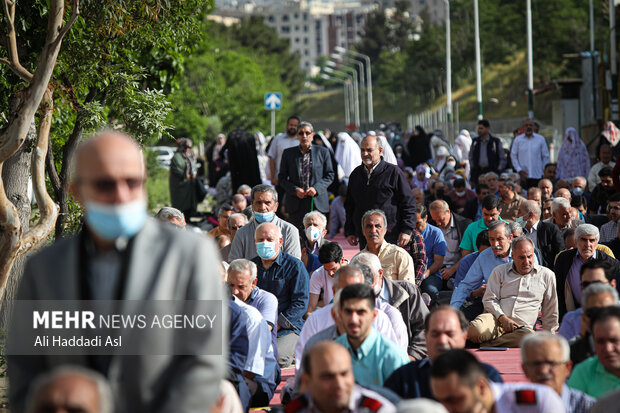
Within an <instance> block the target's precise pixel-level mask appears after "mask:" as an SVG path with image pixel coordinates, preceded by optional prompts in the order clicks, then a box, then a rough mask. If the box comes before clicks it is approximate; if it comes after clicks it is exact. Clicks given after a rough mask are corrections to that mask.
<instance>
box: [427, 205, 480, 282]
mask: <svg viewBox="0 0 620 413" xmlns="http://www.w3.org/2000/svg"><path fill="white" fill-rule="evenodd" d="M429 212H430V214H431V218H432V219H433V221H434V225H435V226H437V228H439V229H440V230H441V232H442V233H443V237H444V239H445V240H446V256H445V258H444V261H443V264H444V268H442V269H441V278H443V279H444V280H448V279H450V278H452V277H454V274H455V273H456V270H457V269H458V268H459V263H460V262H461V256H462V254H461V248H460V247H459V245H460V244H461V240H462V239H463V234H464V233H465V230H466V229H467V226H468V225H469V224H471V219H468V218H465V217H462V216H460V215H458V214H455V213H454V212H452V211H450V207H449V206H448V203H447V202H445V201H443V200H437V201H433V202H432V203H431V205H430V207H429Z"/></svg>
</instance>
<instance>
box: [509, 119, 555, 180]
mask: <svg viewBox="0 0 620 413" xmlns="http://www.w3.org/2000/svg"><path fill="white" fill-rule="evenodd" d="M523 129H524V133H523V134H521V135H519V136H517V137H516V138H515V139H514V141H513V142H512V149H511V151H510V159H511V160H512V166H513V168H514V169H515V171H517V172H518V173H519V176H520V177H521V182H522V185H523V186H524V187H526V188H529V187H531V186H536V185H537V184H538V181H539V180H540V178H542V177H543V170H544V168H545V166H546V165H547V164H548V163H549V148H548V147H547V142H546V141H545V138H544V137H543V136H542V135H539V134H537V133H535V132H534V121H533V120H532V119H525V120H524V121H523Z"/></svg>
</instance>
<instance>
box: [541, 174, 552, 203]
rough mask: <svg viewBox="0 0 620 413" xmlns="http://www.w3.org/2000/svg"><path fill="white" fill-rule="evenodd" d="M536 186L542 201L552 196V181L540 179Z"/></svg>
mask: <svg viewBox="0 0 620 413" xmlns="http://www.w3.org/2000/svg"><path fill="white" fill-rule="evenodd" d="M538 188H539V189H540V193H541V198H542V200H543V201H544V200H545V199H549V198H551V197H552V196H553V183H552V182H551V181H550V180H548V179H541V180H540V181H539V182H538Z"/></svg>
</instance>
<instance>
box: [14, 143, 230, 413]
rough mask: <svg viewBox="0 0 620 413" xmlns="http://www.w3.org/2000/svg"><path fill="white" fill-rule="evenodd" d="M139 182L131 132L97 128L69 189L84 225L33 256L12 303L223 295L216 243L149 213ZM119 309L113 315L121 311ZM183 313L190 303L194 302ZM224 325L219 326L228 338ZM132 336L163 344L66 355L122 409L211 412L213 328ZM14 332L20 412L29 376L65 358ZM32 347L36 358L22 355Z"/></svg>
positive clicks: (140, 164)
mask: <svg viewBox="0 0 620 413" xmlns="http://www.w3.org/2000/svg"><path fill="white" fill-rule="evenodd" d="M145 178H146V175H145V169H144V161H143V157H142V153H141V151H140V148H139V147H138V146H137V145H136V143H135V142H134V141H133V140H132V139H131V138H130V137H129V136H127V135H124V134H121V133H118V132H103V133H101V134H99V135H97V136H95V137H93V138H91V139H89V140H87V141H86V142H85V143H83V144H82V145H81V146H80V147H79V149H78V151H77V154H76V163H75V173H74V174H73V176H72V181H71V186H70V189H71V192H72V194H73V196H74V197H75V198H76V199H77V200H78V202H79V203H80V204H81V205H82V206H83V207H84V211H85V225H84V229H83V230H82V231H81V232H80V233H78V234H77V235H76V236H74V237H69V238H63V239H59V240H57V241H56V242H55V243H54V244H52V245H51V246H49V247H47V248H45V249H43V250H41V251H39V252H38V253H37V254H35V255H33V256H32V257H30V259H29V261H28V263H27V264H26V268H25V270H24V275H23V277H22V279H21V284H20V286H19V290H18V294H17V300H34V301H41V300H85V301H89V300H123V301H124V300H140V301H145V302H150V301H152V300H175V301H183V302H188V301H191V302H192V303H196V302H197V301H198V300H218V301H221V300H223V297H224V295H223V291H222V285H221V282H220V278H219V274H218V268H217V266H215V265H213V263H215V262H217V261H218V260H219V255H218V254H217V251H216V247H215V244H214V243H213V241H212V240H210V239H208V238H207V237H203V236H199V235H196V234H193V233H191V232H190V231H178V230H177V229H175V228H174V227H173V226H171V225H168V224H165V223H160V222H158V221H156V220H154V219H152V218H149V217H147V213H146V192H145V185H144V182H145ZM131 302H133V301H131ZM122 305H124V304H122ZM127 305H129V303H128V304H127ZM192 305H193V304H192ZM123 308H124V307H123ZM42 309H43V310H45V309H46V308H42ZM121 310H122V309H119V310H118V313H120V314H123V312H122V311H121ZM186 311H187V312H186V313H185V314H187V313H192V312H195V311H196V309H192V307H191V306H190V307H187V309H186ZM219 311H220V314H221V316H222V317H224V318H226V317H227V314H222V313H221V311H222V310H221V308H220V309H219ZM221 324H222V323H220V325H221ZM226 324H227V323H224V325H222V330H221V332H222V334H224V336H226V335H227V327H226ZM22 327H24V328H26V327H27V326H22ZM30 327H31V326H30ZM80 331H81V330H77V333H78V334H77V335H79V334H80ZM132 332H133V333H135V334H140V336H139V337H138V340H139V342H140V343H142V344H143V345H144V348H148V347H149V344H148V343H160V344H162V347H160V348H159V349H158V351H159V352H157V353H156V354H162V355H160V356H150V355H146V354H147V353H146V351H143V349H137V350H135V351H137V352H136V353H132V354H137V355H134V356H117V355H101V351H103V350H101V349H99V347H97V346H94V347H92V348H88V349H87V348H84V347H81V348H79V347H78V348H76V351H82V352H83V351H86V353H85V354H83V353H80V355H79V357H73V358H70V360H71V362H72V364H78V365H82V366H84V367H87V368H91V369H94V370H97V371H99V372H100V373H101V374H103V375H104V376H105V377H107V378H108V380H109V381H110V385H111V386H112V388H113V393H114V394H115V395H116V397H117V399H116V400H115V404H116V405H117V406H118V410H117V411H118V412H132V413H135V412H168V411H175V412H193V411H195V406H204V408H205V409H207V410H208V407H209V406H211V405H212V404H214V403H215V402H216V401H217V398H218V394H219V383H220V380H221V379H222V377H223V375H224V369H225V359H226V358H225V357H222V356H221V354H222V349H221V340H222V336H221V335H220V334H219V333H218V334H216V333H213V332H209V333H201V334H195V335H192V336H191V340H190V341H186V342H184V343H179V342H178V341H179V340H180V339H181V337H187V336H186V335H184V334H179V333H178V332H177V331H176V330H175V329H169V330H164V331H162V330H160V329H150V328H145V329H140V330H139V331H137V330H132ZM10 337H11V338H10V339H9V347H11V346H18V348H19V350H20V351H19V352H16V353H13V355H9V357H8V368H9V372H10V373H9V374H10V379H9V382H10V386H9V387H10V395H9V397H10V403H11V409H12V410H13V411H16V412H21V411H24V403H25V401H26V392H27V390H28V387H29V386H30V384H31V382H32V380H33V379H34V378H35V377H36V376H38V375H40V374H41V373H45V372H46V371H47V370H48V369H51V368H53V367H54V366H56V365H60V364H65V363H66V362H67V356H54V355H51V352H49V351H45V352H42V351H40V349H39V351H38V352H36V351H30V350H32V349H29V348H28V347H27V346H28V345H32V344H29V343H20V342H19V341H18V340H19V338H20V335H18V334H11V335H10ZM125 343H126V342H125ZM181 344H184V345H185V346H186V348H187V346H189V348H195V349H198V348H200V349H202V350H201V352H202V353H203V354H204V353H205V352H208V351H209V349H212V350H213V351H214V353H212V354H220V356H219V357H208V356H203V355H198V354H196V355H191V354H190V355H185V356H183V357H179V356H175V355H174V349H176V348H179V347H180V346H181ZM35 350H36V349H35ZM89 350H90V353H89V352H88V351H89ZM203 350H205V351H203ZM29 351H30V354H34V355H31V356H22V354H25V353H28V352H29ZM15 354H19V355H15ZM151 354H153V353H151ZM94 355H97V356H94Z"/></svg>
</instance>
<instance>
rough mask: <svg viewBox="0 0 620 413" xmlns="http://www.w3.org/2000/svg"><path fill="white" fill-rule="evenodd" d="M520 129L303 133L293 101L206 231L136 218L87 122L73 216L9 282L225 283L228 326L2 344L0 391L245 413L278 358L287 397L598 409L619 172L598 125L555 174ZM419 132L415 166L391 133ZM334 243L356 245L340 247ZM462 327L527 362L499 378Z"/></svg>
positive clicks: (615, 391) (122, 286) (126, 150)
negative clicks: (213, 349) (69, 354)
mask: <svg viewBox="0 0 620 413" xmlns="http://www.w3.org/2000/svg"><path fill="white" fill-rule="evenodd" d="M535 128H536V124H535V123H534V122H533V121H532V120H531V119H527V120H525V121H524V124H523V133H520V134H518V136H516V137H515V139H514V140H513V142H512V146H511V148H507V149H504V148H503V145H502V141H501V140H500V139H498V138H496V137H494V136H492V135H491V133H490V123H489V122H488V121H486V120H482V121H480V122H479V123H478V131H477V132H478V136H477V137H475V138H473V139H472V138H470V137H469V134H468V133H466V131H462V132H461V134H460V136H459V138H458V139H457V141H458V142H460V144H459V147H458V148H456V147H452V146H451V145H450V144H449V143H448V142H447V141H446V140H445V138H443V136H442V135H441V134H440V133H439V132H436V133H435V134H434V135H432V136H428V135H424V136H422V135H423V134H424V132H423V130H422V129H421V128H417V129H416V131H414V132H412V133H411V134H410V136H409V134H408V135H407V136H403V137H402V139H401V138H400V137H399V138H398V139H395V138H394V137H393V136H390V135H389V134H388V135H386V134H384V133H381V132H379V133H375V132H369V133H368V134H366V135H365V136H363V137H362V136H359V139H358V140H357V141H356V140H355V139H354V138H353V137H352V136H350V135H348V134H338V135H337V136H333V135H330V134H329V133H328V134H321V135H320V136H319V133H318V132H316V131H315V130H314V128H313V125H312V124H311V123H309V122H300V120H299V119H298V118H297V117H294V116H293V117H291V118H289V119H288V121H287V128H286V132H285V133H282V134H279V135H277V136H275V137H274V138H273V139H272V140H271V142H270V147H269V148H268V150H267V152H266V153H267V156H268V158H269V159H268V162H266V163H265V164H264V169H265V170H264V171H262V173H261V175H264V176H265V177H266V179H264V180H263V183H261V184H258V185H254V186H253V187H249V186H248V185H241V186H240V187H239V188H237V190H236V191H235V192H236V193H235V194H229V196H228V198H227V199H225V202H223V203H221V204H218V210H217V211H216V212H217V214H216V216H217V221H218V222H217V224H216V225H214V226H213V228H212V229H211V230H210V231H209V235H205V234H196V233H193V232H195V231H183V229H186V228H187V227H189V226H190V222H187V218H188V216H187V214H186V213H185V211H179V210H178V209H175V208H171V207H166V208H163V209H162V210H160V211H159V213H158V214H157V216H156V218H157V220H154V219H151V218H149V217H147V214H146V205H145V192H144V181H145V174H144V164H143V161H142V158H141V156H140V150H139V148H138V147H137V146H136V145H135V144H134V143H133V141H132V140H131V139H130V137H128V136H125V135H123V134H120V133H118V132H104V133H102V134H99V135H97V136H95V137H94V138H92V139H90V140H88V141H86V142H85V143H84V144H82V145H81V147H80V149H79V150H78V155H77V165H76V174H75V176H74V180H73V181H72V186H71V190H72V193H73V195H74V196H75V197H76V199H77V200H78V201H79V202H80V203H81V204H82V205H83V207H84V210H85V225H84V229H83V231H81V232H80V234H78V235H77V236H76V237H72V238H68V239H65V240H60V241H57V242H56V243H54V244H53V245H52V246H50V247H48V248H46V249H44V250H43V251H41V252H40V253H39V254H37V255H35V256H34V257H32V258H31V259H30V261H29V263H28V265H27V267H26V270H25V273H24V277H23V280H22V282H21V285H20V288H19V293H18V298H19V299H21V300H72V299H73V300H222V302H223V303H225V305H224V306H223V315H224V318H225V322H224V323H223V324H224V326H223V327H224V329H223V331H224V334H225V335H226V336H225V337H215V336H214V335H213V334H212V335H202V336H200V337H192V340H196V342H193V343H192V345H193V346H195V347H201V346H213V345H214V343H215V342H217V341H218V340H220V341H221V340H224V341H225V343H226V344H227V345H226V346H225V347H226V348H227V351H222V352H221V353H220V354H219V356H218V355H215V356H213V355H211V356H205V355H203V354H202V353H199V354H193V355H185V356H182V357H181V356H171V355H167V356H150V355H133V356H119V355H104V356H99V355H95V356H91V357H77V358H73V359H66V358H63V357H59V356H53V355H49V354H41V355H37V356H20V355H10V356H9V358H8V366H9V380H10V395H11V408H12V409H14V411H29V412H30V411H32V412H44V411H59V410H53V409H54V408H56V409H60V408H68V407H67V406H69V405H71V406H79V407H80V409H82V410H80V411H87V412H106V413H107V412H109V411H119V412H153V411H156V412H157V411H162V412H163V411H175V412H182V411H188V412H189V411H192V412H193V411H199V410H200V411H214V412H215V411H221V412H237V411H247V410H248V409H250V408H258V407H265V406H269V404H270V401H271V400H272V398H273V397H274V394H275V392H276V388H277V387H278V385H279V384H280V383H281V380H282V379H281V377H282V373H283V369H287V368H290V367H292V366H294V371H295V377H294V378H291V379H289V380H288V381H287V383H286V385H285V386H284V389H283V391H282V394H281V400H282V403H283V404H284V405H285V408H286V411H287V412H325V413H327V412H349V411H351V412H368V411H373V412H395V411H397V409H398V411H400V412H409V411H411V412H413V411H446V410H447V411H449V412H451V413H452V412H492V411H495V412H502V411H524V412H526V411H536V412H564V411H566V412H588V411H592V412H599V411H600V412H602V411H612V410H609V409H612V408H610V407H609V406H614V403H616V404H617V403H618V401H620V306H619V299H618V291H617V288H618V287H619V284H620V283H618V282H617V281H616V280H617V275H618V273H619V272H620V263H619V262H618V260H617V259H616V258H615V256H616V254H617V253H619V252H620V249H619V248H618V247H619V246H620V236H619V234H620V226H618V225H617V220H618V219H620V193H618V192H616V188H615V187H614V182H616V181H617V178H618V173H619V172H620V171H616V172H613V171H614V169H613V168H614V166H615V164H614V163H613V162H612V159H611V149H610V147H609V146H608V145H605V144H603V145H601V146H600V150H599V153H598V156H599V162H598V163H595V164H594V165H593V166H592V168H591V170H590V171H589V173H588V176H587V177H586V176H585V174H584V176H574V177H570V179H556V178H555V171H556V165H555V164H552V163H551V162H550V158H549V151H548V147H547V143H546V141H545V138H544V137H543V136H541V135H539V134H538V133H536V132H535ZM567 136H568V134H567ZM573 136H574V135H572V134H571V135H570V137H573ZM331 138H334V139H331ZM467 139H469V141H468V140H467ZM573 139H574V137H573ZM576 139H579V138H578V137H577V138H576ZM218 142H219V141H218ZM420 142H421V143H423V144H425V145H427V147H428V152H429V154H430V155H431V157H430V158H428V159H422V162H420V163H417V164H415V163H416V162H417V161H416V160H414V158H415V157H414V156H413V154H411V153H409V154H408V153H407V151H404V150H403V148H407V147H412V146H415V145H416V144H418V143H420ZM463 142H465V143H466V144H467V143H468V145H463V144H462V143H463ZM570 142H571V143H573V141H570ZM410 143H413V144H412V145H410ZM224 144H225V142H224V141H221V142H219V145H220V146H221V147H224ZM185 150H186V148H185V147H184V151H185ZM395 154H396V155H395ZM403 155H405V158H406V159H404V158H403ZM213 156H214V159H217V161H218V165H221V163H222V160H224V161H225V159H226V154H225V152H219V153H217V154H216V155H213ZM418 160H420V159H418ZM565 169H566V168H563V170H565ZM345 171H346V172H345ZM191 178H192V176H191V173H188V175H187V179H191ZM214 184H216V185H217V182H215V183H214ZM334 184H335V185H334ZM328 188H332V189H334V188H335V190H334V191H333V192H330V190H329V189H328ZM158 221H159V222H158ZM334 239H336V240H334ZM338 240H339V241H340V243H339V242H338ZM345 243H346V244H348V246H347V248H350V247H356V248H359V250H360V251H359V253H357V252H356V254H355V255H354V256H353V257H352V259H351V260H350V261H348V260H347V259H345V254H344V250H343V246H344V245H346V244H345ZM218 250H219V252H218ZM52 267H59V268H63V269H64V272H63V274H62V275H54V276H51V275H50V274H49V269H50V268H52ZM9 339H10V337H9ZM145 339H146V340H149V339H154V338H152V337H148V336H146V338H145ZM166 340H167V342H169V345H170V346H171V347H174V346H175V337H173V336H171V337H167V338H166ZM476 347H487V348H505V347H513V348H514V347H517V348H518V347H520V348H521V356H522V369H523V372H524V374H525V376H526V377H527V379H528V380H529V381H530V382H529V383H520V384H504V383H503V380H502V377H501V375H500V374H499V372H498V371H497V370H496V369H495V368H494V367H493V366H492V365H489V364H485V363H481V362H479V361H478V360H477V359H476V357H475V356H474V355H472V353H471V352H469V351H466V350H465V349H466V348H476ZM76 389H78V390H79V391H77V390H76ZM76 392H77V393H80V394H92V395H91V396H89V397H86V396H84V397H82V398H80V397H78V396H77V395H76V394H75V393H76ZM88 392H90V393H88ZM409 399H429V401H428V402H424V403H428V404H419V403H411V402H409ZM597 399H598V401H597ZM89 404H90V405H89ZM614 407H615V406H614ZM73 408H75V407H73ZM45 409H47V410H45ZM50 409H52V410H50ZM424 409H428V410H424Z"/></svg>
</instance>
